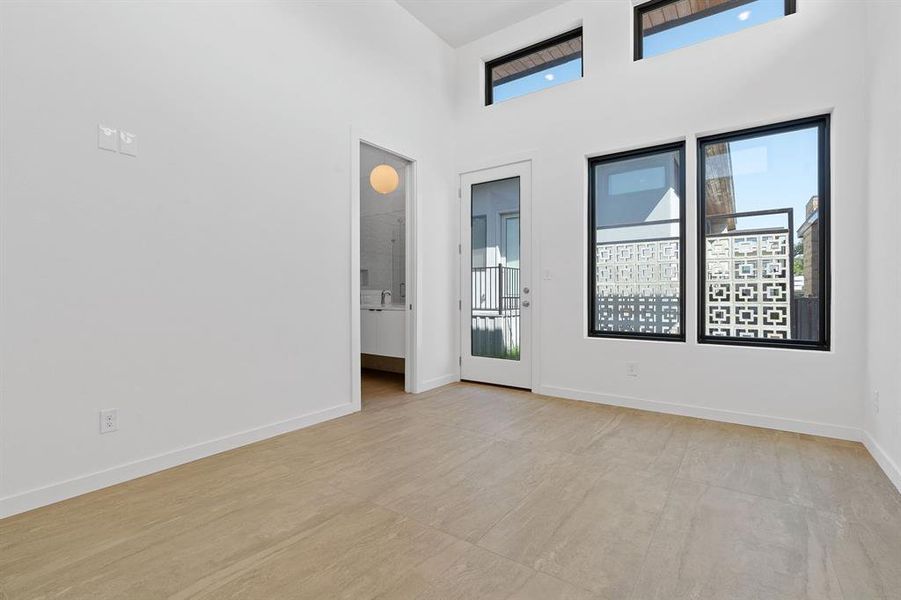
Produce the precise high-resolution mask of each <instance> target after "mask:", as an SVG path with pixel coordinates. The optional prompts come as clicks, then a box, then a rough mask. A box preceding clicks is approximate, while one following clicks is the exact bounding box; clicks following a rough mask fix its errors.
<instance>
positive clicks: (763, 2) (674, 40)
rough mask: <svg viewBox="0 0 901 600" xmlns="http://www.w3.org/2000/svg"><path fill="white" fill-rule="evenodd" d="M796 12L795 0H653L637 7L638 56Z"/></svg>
mask: <svg viewBox="0 0 901 600" xmlns="http://www.w3.org/2000/svg"><path fill="white" fill-rule="evenodd" d="M794 12H795V0H651V1H650V2H647V3H645V4H641V5H639V6H636V7H635V34H634V35H635V60H639V59H641V58H646V57H650V56H656V55H658V54H663V53H665V52H669V51H671V50H676V49H678V48H683V47H685V46H690V45H692V44H696V43H698V42H703V41H705V40H709V39H712V38H715V37H720V36H722V35H726V34H729V33H733V32H735V31H739V30H742V29H747V28H748V27H753V26H754V25H759V24H761V23H766V22H767V21H772V20H774V19H778V18H780V17H784V16H785V15H790V14H792V13H794Z"/></svg>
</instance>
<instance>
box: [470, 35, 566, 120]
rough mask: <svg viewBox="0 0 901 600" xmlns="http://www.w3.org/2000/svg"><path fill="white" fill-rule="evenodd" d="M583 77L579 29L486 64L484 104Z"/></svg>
mask: <svg viewBox="0 0 901 600" xmlns="http://www.w3.org/2000/svg"><path fill="white" fill-rule="evenodd" d="M581 77H582V28H581V27H579V28H578V29H574V30H572V31H569V32H567V33H564V34H562V35H558V36H556V37H553V38H551V39H549V40H545V41H543V42H540V43H538V44H535V45H533V46H529V47H528V48H523V49H522V50H517V51H516V52H512V53H510V54H507V55H505V56H501V57H500V58H496V59H494V60H492V61H489V62H487V63H485V105H486V106H487V105H489V104H494V103H495V102H501V101H503V100H509V99H510V98H516V97H517V96H522V95H524V94H529V93H531V92H537V91H538V90H543V89H546V88H549V87H554V86H556V85H560V84H561V83H566V82H568V81H573V80H576V79H580V78H581Z"/></svg>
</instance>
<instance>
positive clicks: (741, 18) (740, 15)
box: [738, 10, 751, 21]
mask: <svg viewBox="0 0 901 600" xmlns="http://www.w3.org/2000/svg"><path fill="white" fill-rule="evenodd" d="M750 16H751V11H750V10H743V11H741V12H740V13H738V20H739V21H747V20H748V18H749V17H750Z"/></svg>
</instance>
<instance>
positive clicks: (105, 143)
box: [97, 125, 119, 152]
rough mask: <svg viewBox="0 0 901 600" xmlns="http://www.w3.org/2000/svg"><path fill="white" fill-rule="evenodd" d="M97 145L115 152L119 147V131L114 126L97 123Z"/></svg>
mask: <svg viewBox="0 0 901 600" xmlns="http://www.w3.org/2000/svg"><path fill="white" fill-rule="evenodd" d="M97 147H98V148H100V149H101V150H109V151H111V152H115V151H116V150H118V149H119V131H118V130H117V129H116V128H115V127H107V126H106V125H97Z"/></svg>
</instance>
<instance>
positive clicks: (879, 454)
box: [863, 431, 901, 493]
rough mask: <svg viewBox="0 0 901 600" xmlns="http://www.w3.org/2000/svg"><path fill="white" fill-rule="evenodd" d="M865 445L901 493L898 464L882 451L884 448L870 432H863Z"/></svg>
mask: <svg viewBox="0 0 901 600" xmlns="http://www.w3.org/2000/svg"><path fill="white" fill-rule="evenodd" d="M863 445H864V446H866V448H867V450H868V451H869V453H870V455H871V456H872V457H873V458H874V459H875V460H876V463H877V464H878V465H879V466H880V467H881V468H882V470H883V471H884V472H885V474H886V475H887V476H888V478H889V480H890V481H891V482H892V483H893V484H894V485H895V487H896V488H897V489H898V492H899V493H901V467H899V466H898V463H896V462H895V461H893V460H892V459H891V457H889V455H888V454H887V453H886V451H885V450H883V449H882V446H880V445H879V444H878V443H877V442H876V440H875V439H874V438H873V436H872V435H870V432H869V431H864V432H863Z"/></svg>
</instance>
